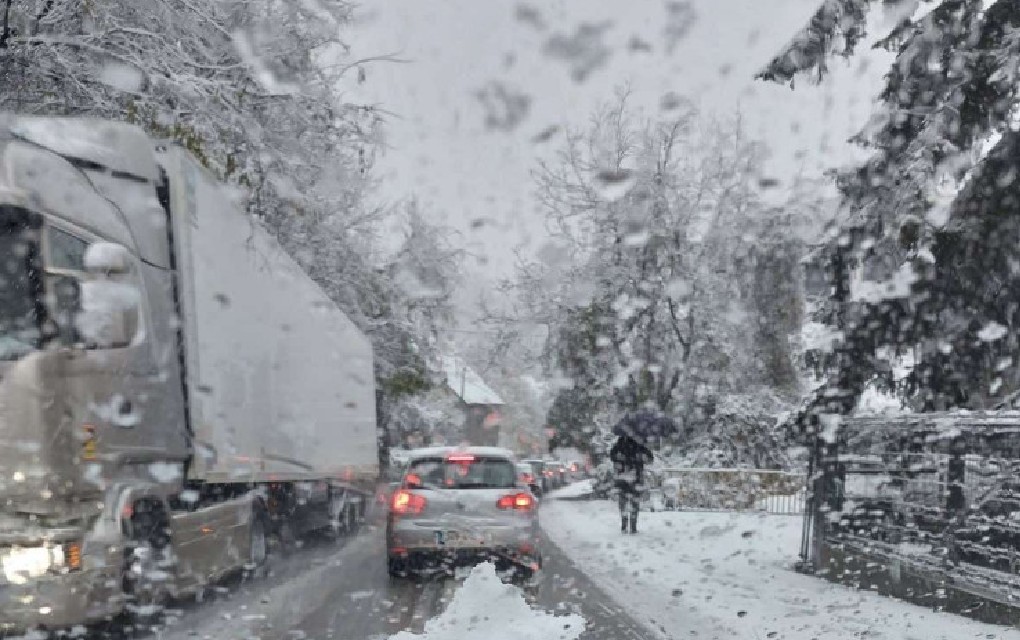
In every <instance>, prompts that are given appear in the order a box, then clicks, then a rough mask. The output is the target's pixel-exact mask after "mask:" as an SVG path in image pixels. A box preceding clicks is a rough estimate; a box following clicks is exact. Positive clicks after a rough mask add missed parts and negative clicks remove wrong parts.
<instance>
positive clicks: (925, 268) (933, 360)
mask: <svg viewBox="0 0 1020 640" xmlns="http://www.w3.org/2000/svg"><path fill="white" fill-rule="evenodd" d="M873 4H877V3H872V2H869V1H868V0H826V1H825V2H824V3H823V4H822V6H821V7H820V8H819V9H818V11H817V12H816V14H815V15H814V17H813V18H812V19H811V21H810V23H809V24H808V25H807V27H805V29H804V30H802V31H801V33H799V34H798V35H797V36H796V37H795V38H794V40H793V41H792V42H791V43H790V44H789V45H788V46H787V47H786V48H785V49H784V50H783V51H782V52H781V53H780V54H779V55H778V56H777V57H776V58H775V59H773V60H772V61H771V62H770V63H769V64H768V65H767V66H766V68H765V69H764V70H763V71H762V73H761V74H760V77H762V78H764V79H767V80H772V81H777V82H790V83H791V85H792V84H793V80H794V78H795V76H797V75H798V74H801V73H806V74H809V75H811V76H812V77H814V78H821V77H823V76H824V74H825V72H826V70H827V66H826V65H827V60H828V59H829V58H831V57H832V56H845V57H849V56H852V55H854V52H855V48H856V46H857V45H859V44H860V42H861V41H862V40H863V38H864V37H865V24H866V18H867V14H868V10H869V9H870V8H871V7H872V5H873ZM881 4H882V5H883V6H884V7H886V8H890V7H892V8H898V9H900V10H912V11H913V14H914V15H912V16H910V17H906V18H904V19H903V20H902V21H901V22H900V23H899V24H898V25H896V26H895V28H893V29H892V30H891V32H890V33H888V34H885V36H884V37H883V38H882V39H880V40H879V41H878V43H877V45H876V46H879V47H885V48H887V49H889V50H891V51H895V52H896V58H895V61H894V62H893V64H892V66H891V67H890V69H889V72H888V73H887V75H886V86H885V89H884V91H883V92H882V94H881V96H880V100H881V108H880V110H879V111H878V113H877V114H876V116H875V118H873V120H872V122H871V124H869V126H868V127H866V128H865V129H864V130H863V131H861V132H860V134H859V135H858V136H857V137H856V138H855V141H856V142H858V143H860V144H861V145H864V146H865V147H867V148H869V149H871V150H873V154H872V155H871V157H870V158H869V159H868V161H867V162H865V163H864V164H863V165H862V166H860V167H857V168H856V169H854V170H852V171H847V172H844V173H841V174H839V175H838V176H837V184H838V186H839V188H840V191H841V193H842V196H843V207H842V212H843V217H842V219H841V221H840V223H841V231H840V232H839V233H837V234H835V235H834V237H833V238H832V240H831V242H829V244H828V245H827V246H826V247H824V248H823V254H824V256H825V257H824V258H823V259H822V260H821V262H823V263H825V264H827V266H828V272H829V275H830V278H831V279H832V285H833V292H834V293H833V297H832V300H831V304H828V305H826V306H825V309H824V310H823V312H822V316H823V317H822V319H823V320H824V321H825V322H827V323H828V324H830V325H831V326H832V327H834V328H836V329H838V330H839V331H841V332H842V337H841V339H840V340H839V341H838V342H837V344H836V346H835V347H834V350H833V353H832V357H830V358H823V359H821V360H820V362H822V363H824V365H825V366H826V367H827V368H828V379H827V382H826V384H825V385H824V386H823V388H822V389H820V390H819V391H818V393H817V395H816V397H815V399H814V400H813V402H812V405H811V407H810V409H811V411H808V412H807V413H806V414H804V416H802V417H806V416H807V415H810V414H811V413H813V412H814V411H826V412H836V413H849V412H850V411H852V410H853V407H854V405H855V403H856V400H857V398H858V397H859V395H860V393H861V392H862V391H863V389H864V387H865V385H867V384H869V383H870V382H872V381H874V380H876V379H878V380H879V381H880V383H881V384H883V385H885V386H889V387H892V386H896V387H897V388H898V389H899V391H900V392H901V393H903V394H904V395H905V396H906V397H907V399H908V400H909V402H910V404H911V405H912V406H914V407H915V408H918V409H944V408H948V407H954V406H960V407H971V408H980V407H985V406H989V405H990V404H993V403H994V402H996V401H997V399H999V398H1001V397H1003V396H1004V395H1006V394H1008V393H1010V392H1012V391H1014V390H1015V389H1016V388H1017V385H1018V383H1020V379H1018V375H1017V373H1016V371H1017V366H1016V364H1017V363H1016V357H1017V354H1018V349H1017V346H1018V345H1017V339H1016V336H1015V330H1016V327H1017V326H1018V325H1020V315H1018V313H1020V306H1018V304H1017V303H1016V302H1015V300H1016V292H1017V291H1020V249H1018V248H1020V224H1018V219H1020V218H1018V216H1020V200H1018V198H1017V194H1016V189H1017V187H1016V185H1015V182H1016V180H1015V178H1016V175H1017V170H1018V166H1017V163H1018V162H1020V155H1017V154H1016V135H1015V133H1014V132H1013V131H1012V129H1013V128H1015V121H1016V117H1017V110H1016V106H1017V97H1018V96H1017V87H1018V84H1017V79H1018V74H1020V30H1018V27H1020V3H1017V2H1015V1H1013V0H996V1H994V2H991V3H989V2H986V1H983V0H931V1H930V2H925V3H923V4H919V3H918V2H916V1H907V0H886V1H885V2H883V3H881ZM905 354H909V355H910V356H912V358H913V360H914V362H915V365H914V366H913V368H912V370H911V371H910V373H909V375H907V376H906V377H905V378H904V379H902V380H898V376H896V375H895V366H894V365H895V361H896V359H897V358H898V357H899V356H903V355H905Z"/></svg>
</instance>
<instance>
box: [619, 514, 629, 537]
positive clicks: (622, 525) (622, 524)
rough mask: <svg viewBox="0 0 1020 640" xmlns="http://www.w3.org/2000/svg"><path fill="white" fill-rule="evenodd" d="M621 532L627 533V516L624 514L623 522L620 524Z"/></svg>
mask: <svg viewBox="0 0 1020 640" xmlns="http://www.w3.org/2000/svg"><path fill="white" fill-rule="evenodd" d="M620 532H621V533H627V516H623V518H622V523H621V524H620Z"/></svg>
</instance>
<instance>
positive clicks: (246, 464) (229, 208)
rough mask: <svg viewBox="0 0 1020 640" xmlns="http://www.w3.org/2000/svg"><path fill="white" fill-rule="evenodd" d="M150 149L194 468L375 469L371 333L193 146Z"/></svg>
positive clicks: (220, 478) (259, 476) (205, 475)
mask: <svg viewBox="0 0 1020 640" xmlns="http://www.w3.org/2000/svg"><path fill="white" fill-rule="evenodd" d="M157 158H158V161H159V164H160V166H161V167H162V168H163V169H164V171H166V172H167V175H168V177H169V183H170V186H171V192H170V193H171V196H170V209H171V211H173V212H174V216H173V217H172V219H173V236H172V237H173V245H174V246H173V253H174V255H175V256H176V258H177V265H176V266H177V273H178V281H179V286H180V291H179V300H180V302H179V304H180V317H181V321H182V323H183V326H184V340H185V348H184V353H185V355H186V358H185V369H186V379H187V396H188V413H189V416H190V424H191V429H192V431H193V433H194V443H195V452H196V455H195V457H194V460H193V462H192V465H191V468H190V469H189V472H188V477H189V479H193V480H201V481H205V482H217V483H230V482H238V481H241V482H269V481H297V480H319V479H322V478H331V479H335V480H345V479H346V480H365V479H374V478H376V477H377V476H378V474H379V460H378V447H377V432H376V425H375V384H374V377H373V364H372V344H371V342H369V340H368V338H367V337H366V336H365V335H364V334H363V333H362V332H361V331H360V330H358V328H357V327H355V326H354V323H353V322H351V321H350V320H349V319H348V318H347V316H346V315H344V313H343V312H342V311H340V309H338V308H337V306H336V305H335V304H334V303H333V302H332V301H331V300H330V299H329V298H328V297H327V296H326V294H325V293H324V292H323V291H322V289H320V288H319V287H318V285H316V284H315V283H314V282H312V280H311V279H310V278H309V277H308V275H307V274H305V272H304V271H303V270H302V269H301V267H299V266H298V265H297V263H296V262H294V260H293V259H292V258H291V257H290V256H289V255H287V253H286V252H284V251H283V249H282V248H281V247H280V246H279V244H278V243H277V242H276V240H275V239H274V238H272V237H271V236H270V235H269V233H267V232H266V231H265V229H263V228H262V226H261V225H260V224H258V223H257V222H256V221H254V220H253V219H252V218H251V217H250V216H248V215H247V214H245V213H244V212H243V211H242V210H241V209H240V208H239V206H238V203H237V202H236V198H234V197H232V194H231V192H230V191H228V190H226V189H224V188H223V186H222V185H221V184H219V183H218V181H217V180H216V179H215V177H214V176H212V175H211V174H210V173H209V172H208V171H206V170H205V169H204V168H203V167H202V166H201V165H199V164H198V162H196V161H195V159H194V158H193V157H192V156H191V155H190V154H188V153H187V152H186V151H184V150H183V149H181V148H179V147H167V148H164V149H161V152H160V153H159V154H158V156H157Z"/></svg>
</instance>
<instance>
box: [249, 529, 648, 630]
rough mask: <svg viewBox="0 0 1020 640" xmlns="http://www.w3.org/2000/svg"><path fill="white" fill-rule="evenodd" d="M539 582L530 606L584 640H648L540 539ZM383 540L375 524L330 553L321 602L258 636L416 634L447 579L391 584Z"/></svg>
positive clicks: (451, 583) (439, 602) (445, 596)
mask: <svg viewBox="0 0 1020 640" xmlns="http://www.w3.org/2000/svg"><path fill="white" fill-rule="evenodd" d="M543 543H544V546H543V556H544V561H545V569H544V578H543V582H542V585H541V588H540V590H539V594H538V598H537V601H536V606H540V607H542V608H544V609H546V610H549V611H553V612H563V613H575V612H576V613H580V614H581V615H583V616H584V617H585V619H586V620H588V627H587V630H586V632H585V633H584V635H582V636H581V637H582V638H584V639H586V640H611V639H612V640H617V639H623V640H643V639H645V638H649V639H650V638H652V637H653V636H652V635H651V634H649V633H648V632H647V631H646V630H645V629H644V627H642V626H640V625H639V624H637V623H636V622H634V621H633V620H632V619H631V618H630V617H629V616H628V615H627V614H626V613H624V612H623V611H621V610H620V609H619V607H618V606H617V605H616V604H615V603H613V601H612V600H610V599H609V598H608V597H607V596H606V595H605V594H604V593H603V592H602V591H601V590H599V589H598V588H597V587H595V586H594V585H593V584H592V583H591V582H590V581H589V580H588V579H587V578H586V577H585V576H584V575H583V574H582V573H581V572H579V571H578V570H577V569H576V568H575V567H574V566H573V565H572V564H571V563H570V561H569V560H567V558H566V557H565V556H564V555H563V554H562V553H561V552H560V551H559V550H558V549H557V548H556V547H554V546H553V545H552V543H551V542H549V541H548V540H544V541H543ZM385 553H386V550H385V541H384V537H383V529H382V527H381V526H380V523H378V522H373V523H370V524H369V525H368V526H367V527H366V528H365V529H364V530H363V531H362V533H361V534H360V535H359V536H358V537H357V538H356V539H354V540H352V541H350V542H349V543H348V545H347V546H346V547H345V548H344V549H342V550H341V551H339V552H338V553H336V554H335V556H334V557H335V558H336V559H337V560H335V561H334V562H335V563H336V570H335V571H334V572H332V574H331V579H330V580H329V584H328V586H327V585H324V587H323V588H324V589H326V590H328V593H323V594H321V595H323V596H324V598H323V604H322V605H321V606H319V607H316V608H315V609H314V610H312V611H311V612H310V613H309V614H308V615H305V616H303V617H302V619H300V620H299V621H297V622H295V623H293V624H290V625H287V626H286V627H285V628H284V627H280V626H277V627H276V629H275V631H276V635H275V636H272V635H266V634H260V635H261V637H263V638H270V637H275V638H279V639H280V640H285V639H286V640H294V639H295V638H307V639H315V640H329V639H333V638H335V639H337V640H339V639H344V640H347V639H352V640H354V639H361V638H379V637H380V636H382V637H385V636H387V635H389V634H392V633H396V632H397V631H400V630H405V629H406V630H411V631H415V632H420V631H421V630H422V627H423V625H424V624H425V621H426V620H428V619H429V618H431V617H433V616H435V615H437V614H438V613H439V612H441V611H442V610H443V607H444V606H445V605H446V604H447V603H448V602H449V601H450V598H451V597H452V595H453V592H454V591H455V590H456V587H457V581H456V580H455V579H451V578H446V579H432V580H424V581H410V580H391V579H390V577H389V576H388V575H387V573H386V562H385Z"/></svg>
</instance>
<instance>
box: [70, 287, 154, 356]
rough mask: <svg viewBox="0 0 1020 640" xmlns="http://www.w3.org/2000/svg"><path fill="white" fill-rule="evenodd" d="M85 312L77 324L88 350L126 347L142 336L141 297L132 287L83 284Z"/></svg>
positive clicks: (83, 306)
mask: <svg viewBox="0 0 1020 640" xmlns="http://www.w3.org/2000/svg"><path fill="white" fill-rule="evenodd" d="M81 300H82V304H81V311H80V312H79V313H78V319H77V322H76V323H75V324H76V326H77V328H78V331H79V332H80V334H81V338H82V339H83V341H84V342H85V344H86V346H87V347H93V348H99V349H114V348H121V347H126V346H128V345H130V344H131V342H132V341H133V340H134V338H135V335H136V334H137V333H138V329H139V326H138V319H139V308H140V306H141V305H140V295H139V293H138V290H137V289H136V288H135V287H133V286H132V285H130V284H126V283H123V282H112V281H109V280H93V281H87V282H83V283H81Z"/></svg>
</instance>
